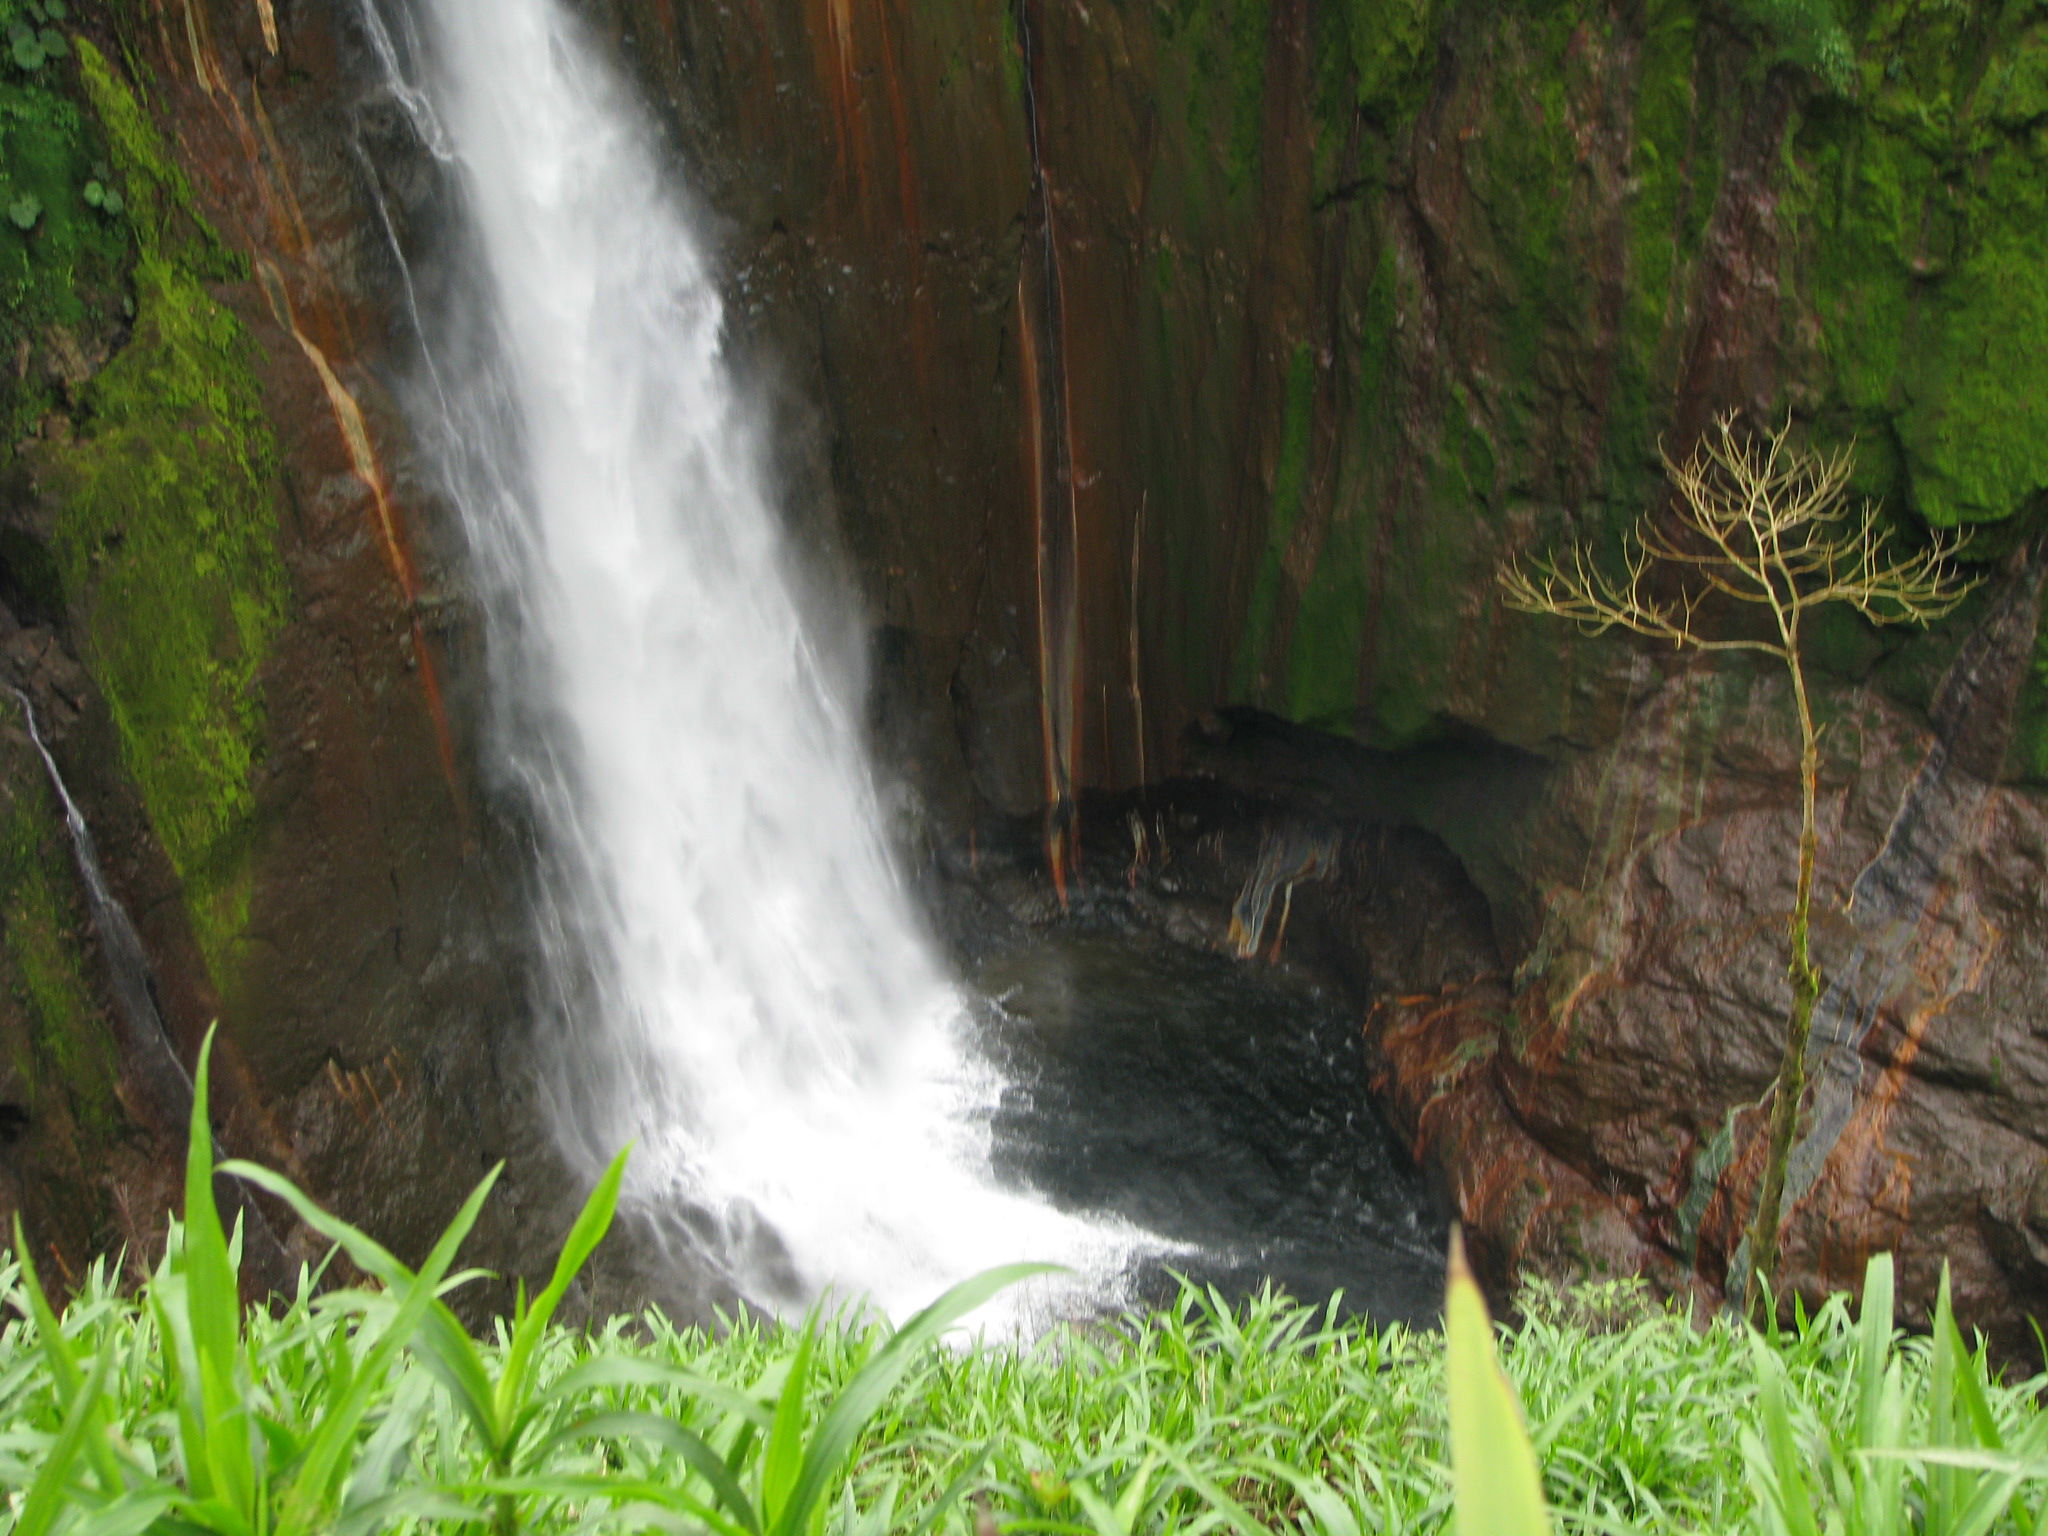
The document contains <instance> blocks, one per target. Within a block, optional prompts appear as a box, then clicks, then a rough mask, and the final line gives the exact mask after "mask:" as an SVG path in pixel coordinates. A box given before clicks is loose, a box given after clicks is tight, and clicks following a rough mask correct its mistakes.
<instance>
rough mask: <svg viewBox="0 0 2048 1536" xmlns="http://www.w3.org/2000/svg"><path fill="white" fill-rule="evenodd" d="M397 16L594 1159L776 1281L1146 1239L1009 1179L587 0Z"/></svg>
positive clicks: (370, 18)
mask: <svg viewBox="0 0 2048 1536" xmlns="http://www.w3.org/2000/svg"><path fill="white" fill-rule="evenodd" d="M365 14H366V20H367V22H368V24H369V25H370V27H371V29H372V32H373V40H374V41H375V42H376V45H377V51H378V52H379V54H380V55H382V57H383V58H384V60H385V62H386V65H387V67H389V68H390V69H391V70H392V71H393V79H392V85H393V91H392V95H393V98H394V99H395V100H396V101H397V102H398V103H399V104H400V105H401V106H403V107H404V108H405V109H406V110H407V111H409V112H410V113H412V114H413V117H414V120H415V123H416V125H417V127H418V130H419V136H420V139H421V141H422V142H423V143H424V144H425V145H426V146H427V147H428V149H429V150H430V151H431V152H432V153H434V154H435V155H436V156H438V157H440V158H442V159H443V160H444V161H445V162H446V163H447V164H448V165H449V166H451V167H452V168H453V169H454V170H455V172H456V173H457V178H456V179H457V181H458V183H459V186H460V189H461V199H462V203H463V215H464V234H463V236H462V238H463V239H465V240H466V241H467V249H466V261H465V262H463V263H460V264H459V265H461V266H462V267H463V271H464V275H463V277H462V279H461V281H460V282H458V283H456V284H454V285H452V286H453V287H454V289H455V291H454V292H453V293H452V295H449V296H448V298H447V301H445V302H438V303H436V302H427V303H425V304H424V305H422V304H421V303H420V301H419V300H417V299H416V297H415V296H414V290H413V288H412V286H411V285H412V281H413V279H412V275H411V274H408V276H407V284H408V287H407V301H408V304H409V305H410V306H411V307H412V308H413V309H414V310H415V312H416V313H422V318H421V321H420V323H421V326H422V342H423V345H424V348H425V353H426V357H427V362H426V364H425V366H424V367H423V368H422V369H421V378H420V380H419V381H418V387H417V389H416V390H415V391H414V394H415V401H414V415H415V420H416V426H417V428H418V430H419V433H420V436H421V438H422V440H423V442H425V443H426V444H427V445H428V448H429V452H430V453H431V454H432V456H433V457H434V458H435V460H436V464H437V468H438V471H439V473H440V475H441V476H442V478H443V480H444V481H445V484H446V487H447V489H448V491H449V493H450V496H451V498H452V499H453V500H454V501H455V502H456V503H457V504H458V505H459V506H460V508H461V510H462V513H463V516H464V518H465V520H466V524H467V532H468V535H469V540H470V544H471V547H472V549H473V551H474V553H475V556H476V562H477V574H478V579H479V581H480V583H481V585H482V588H483V590H484V592H485V594H486V608H487V618H488V625H489V637H490V643H491V647H492V655H493V668H494V675H495V678H496V686H497V689H498V700H499V704H500V707H501V708H500V713H501V717H502V719H503V721H504V729H503V730H502V732H501V737H502V742H503V752H502V755H503V759H504V762H505V764H506V766H507V767H509V769H510V770H511V774H512V777H513V779H514V781H515V782H516V784H517V785H518V787H519V789H520V791H521V792H522V793H523V795H524V796H525V798H526V800H527V803H528V804H529V805H530V806H531V807H532V809H533V812H534V816H535V821H536V824H537V826H538V828H539V833H540V837H541V840H542V843H543V848H542V859H543V864H544V882H543V883H544V886H545V890H544V893H543V895H542V898H541V901H540V903H539V905H540V909H541V925H542V929H543V934H544V942H545V946H546V958H547V961H548V965H549V969H550V972H551V974H552V976H553V977H554V979H555V981H556V983H557V986H556V991H555V995H554V997H553V998H552V1000H551V1001H550V1002H549V1004H548V1006H547V1008H546V1009H545V1011H546V1012H548V1013H550V1014H551V1015H553V1018H552V1026H553V1027H552V1028H551V1029H550V1030H548V1031H545V1032H544V1035H545V1038H544V1041H543V1045H542V1059H541V1062H540V1076H541V1079H542V1081H543V1083H544V1085H545V1091H546V1093H547V1096H548V1098H549V1100H550V1109H551V1113H552V1114H553V1116H554V1119H555V1122H556V1127H557V1129H558V1131H559V1132H560V1135H561V1139H562V1142H563V1145H564V1146H565V1147H566V1148H568V1149H569V1150H570V1151H571V1153H572V1154H573V1155H575V1156H576V1157H577V1158H578V1159H579V1160H581V1161H582V1163H583V1165H584V1166H586V1167H588V1166H591V1165H593V1164H594V1163H595V1162H596V1161H597V1160H598V1159H600V1158H602V1157H605V1156H608V1155H609V1154H610V1153H611V1152H612V1151H613V1150H615V1149H616V1148H617V1147H618V1146H620V1145H622V1144H624V1143H625V1142H627V1141H632V1142H634V1143H636V1148H637V1150H636V1151H635V1154H634V1158H633V1163H632V1171H631V1175H630V1181H629V1190H630V1192H631V1198H632V1200H633V1201H634V1203H635V1205H636V1206H637V1207H638V1208H639V1209H640V1210H642V1211H643V1212H648V1213H653V1214H655V1215H657V1216H660V1215H662V1214H663V1213H666V1215H667V1216H668V1217H669V1218H670V1219H672V1222H673V1225H674V1228H675V1230H676V1231H677V1232H678V1233H679V1234H688V1235H689V1238H690V1240H691V1242H692V1243H693V1245H694V1247H695V1249H696V1250H697V1252H698V1253H699V1254H700V1256H708V1257H709V1258H710V1259H711V1260H712V1261H713V1262H714V1263H716V1264H718V1265H720V1266H722V1267H723V1268H724V1269H725V1270H726V1272H727V1273H728V1274H729V1276H730V1278H731V1279H732V1280H733V1282H734V1283H735V1284H737V1285H738V1286H739V1287H740V1288H741V1290H742V1291H743V1292H745V1293H746V1294H749V1295H751V1296H753V1297H755V1298H756V1299H761V1300H766V1301H769V1302H770V1303H772V1304H789V1303H792V1302H799V1301H802V1300H804V1299H807V1298H809V1297H811V1296H814V1295H816V1294H818V1293H819V1292H821V1291H823V1290H826V1289H839V1290H843V1291H859V1292H865V1293H867V1294H869V1295H871V1296H872V1297H873V1298H874V1299H875V1300H876V1301H877V1302H879V1303H880V1304H881V1305H883V1306H884V1307H887V1308H890V1309H892V1310H894V1309H898V1308H900V1307H902V1306H904V1305H906V1304H908V1303H910V1302H914V1301H922V1300H924V1299H928V1297H929V1296H930V1295H931V1294H932V1292H933V1290H934V1289H935V1288H936V1286H937V1285H938V1284H940V1283H943V1282H945V1281H948V1280H951V1279H955V1278H959V1277H960V1276H961V1275H964V1274H965V1273H968V1272H971V1271H973V1270H975V1269H978V1268H981V1267H985V1266H987V1265H990V1264H994V1263H998V1262H1002V1261H1006V1260H1012V1259H1021V1258H1034V1259H1045V1258H1051V1259H1060V1260H1064V1261H1067V1262H1069V1263H1078V1264H1081V1265H1082V1266H1084V1267H1092V1268H1094V1269H1096V1270H1097V1271H1098V1272H1106V1271H1108V1270H1111V1269H1113V1268H1115V1267H1116V1266H1117V1264H1118V1262H1119V1259H1118V1255H1119V1253H1120V1251H1121V1250H1120V1244H1121V1242H1122V1239H1121V1238H1119V1237H1118V1236H1116V1235H1115V1234H1113V1233H1110V1232H1108V1231H1106V1230H1103V1229H1099V1228H1090V1227H1086V1226H1084V1225H1083V1224H1081V1223H1078V1222H1072V1221H1069V1220H1068V1219H1066V1218H1064V1217H1059V1216H1056V1215H1055V1214H1054V1213H1052V1212H1051V1211H1049V1210H1047V1209H1046V1208H1044V1207H1043V1206H1041V1205H1039V1204H1037V1203H1036V1202H1033V1201H1031V1200H1029V1199H1027V1198H1024V1197H1022V1196H1013V1195H1009V1194H1005V1193H1002V1192H1000V1191H998V1190H996V1189H995V1188H993V1187H992V1186H991V1185H990V1184H989V1183H988V1182H987V1181H986V1178H985V1175H984V1174H983V1173H982V1172H981V1169H982V1167H983V1165H985V1163H986V1130H985V1128H984V1127H985V1115H983V1114H982V1113H980V1111H981V1110H983V1109H985V1107H986V1105H987V1103H988V1101H989V1098H990V1096H991V1095H992V1093H993V1092H994V1090H995V1087H996V1086H997V1085H995V1084H993V1083H991V1082H989V1081H986V1080H985V1079H984V1078H983V1076H982V1075H981V1072H980V1069H979V1068H978V1067H977V1066H976V1065H975V1064H974V1058H973V1054H972V1052H971V1051H970V1050H968V1049H966V1048H965V1047H964V1045H963V1044H962V1042H961V1040H960V1039H959V1035H960V1032H961V1031H962V1030H963V1029H964V1027H965V1026H964V1016H963V1010H962V1008H961V1006H960V1003H959V1001H958V999H957V997H956V995H955V993H954V990H953V988H952V985H951V984H950V982H949V981H948V979H947V978H946V976H945V975H944V974H943V973H942V970H941V968H940V967H939V966H938V964H937V963H936V962H935V960H934V959H933V957H932V955H931V954H930V952H929V950H928V947H927V945H926V943H925V941H924V939H923V937H922V935H921V930H920V925H919V922H918V920H917V917H916V914H915V912H914V910H913V908H912V905H911V902H910V901H909V899H908V897H907V894H906V892H905V890H904V888H903V885H902V883H901V881H900V879H899V877H898V874H897V871H896V870H895V869H894V867H893V866H892V862H891V858H890V854H889V850H888V849H887V847H886V846H885V843H884V839H883V837H882V835H881V833H880V830H879V825H880V823H879V818H878V810H877V803H876V796H875V792H874V789H873V786H872V783H871V779H870V775H869V771H868V768H867V765H866V763H865V762H864V760H863V755H862V744H861V741H860V732H859V729H858V725H857V722H856V720H855V718H854V716H853V713H852V708H851V706H852V701H855V700H857V699H858V697H859V692H858V685H859V679H858V678H857V677H855V676H852V675H851V674H850V670H849V669H848V668H846V667H844V666H843V665H841V664H840V663H839V662H838V661H837V660H836V659H835V658H834V656H833V655H832V654H831V649H832V648H831V647H830V646H828V645H826V644H825V643H824V640H823V638H822V637H824V636H826V635H827V634H829V633H830V627H829V626H827V627H823V628H821V627H819V626H818V625H817V624H816V623H815V620H814V619H812V620H809V621H807V614H806V612H805V611H803V608H804V605H803V604H802V603H800V601H799V587H798V583H797V582H796V580H795V579H794V574H793V572H792V569H791V566H790V560H789V552H788V551H787V550H786V549H785V548H784V547H783V541H782V537H781V524H780V519H779V518H778V515H777V511H776V508H775V506H774V505H773V503H772V500H771V497H770V495H769V492H768V489H767V487H766V485H765V481H764V474H763V470H762V467H761V457H762V455H761V453H760V451H759V444H758V441H757V435H756V434H757V430H758V429H759V426H760V423H759V422H758V420H757V417H756V414H755V413H754V411H753V410H752V409H751V408H750V406H749V404H748V402H747V400H746V399H745V398H744V397H743V396H742V394H741V393H740V392H739V391H738V390H737V389H736V386H735V382H734V377H733V371H732V368H731V365H730V361H729V359H728V358H727V356H726V353H725V332H724V319H723V314H722V310H721V304H720V297H719V292H718V288H717V285H716V277H715V273H714V272H713V271H712V269H711V267H710V265H709V263H708V260H707V256H706V253H705V250H704V246H703V244H702V242H701V241H700V240H699V238H698V236H697V233H696V230H695V221H694V220H693V218H692V215H691V212H690V210H689V208H688V206H687V204H686V202H685V199H684V197H683V195H682V194H681V192H680V191H679V190H678V189H677V188H676V186H675V185H674V177H673V176H672V174H671V172H670V168H669V167H668V166H667V165H666V164H665V163H664V161H663V157H662V156H661V155H660V154H659V153H658V152H657V150H656V148H655V145H654V143H653V139H652V135H651V132H650V129H649V126H648V124H647V122H646V121H645V120H644V118H643V117H642V115H641V113H640V111H639V109H638V108H637V106H636V104H635V103H634V102H633V101H632V99H631V97H630V94H629V92H628V91H627V90H626V88H625V86H624V83H623V82H622V81H621V80H619V79H618V78H616V77H615V75H614V74H613V73H612V71H611V70H610V69H609V68H608V67H607V65H606V64H605V63H604V62H603V61H602V60H601V59H600V58H599V57H598V55H597V53H596V52H595V51H594V49H593V48H592V47H591V46H590V44H589V40H588V39H587V38H586V37H585V36H584V33H583V29H582V27H581V25H580V24H579V23H578V22H577V20H576V19H575V18H574V17H573V16H571V15H570V14H568V13H567V12H566V11H565V9H564V8H563V7H562V5H561V4H560V3H559V0H416V4H415V9H414V11H413V12H412V13H410V14H409V15H402V16H397V17H394V18H393V25H394V26H395V27H397V28H398V29H399V30H398V31H397V32H396V34H395V40H394V33H393V32H391V31H387V30H386V28H385V25H384V23H383V21H382V19H381V18H380V16H379V15H378V13H377V12H376V11H375V9H374V7H373V6H371V5H368V4H366V7H365Z"/></svg>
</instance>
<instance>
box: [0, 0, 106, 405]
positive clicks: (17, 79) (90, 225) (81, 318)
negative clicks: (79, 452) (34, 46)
mask: <svg viewBox="0 0 2048 1536" xmlns="http://www.w3.org/2000/svg"><path fill="white" fill-rule="evenodd" d="M34 24H35V18H33V17H31V16H29V15H28V14H27V13H26V11H25V10H24V7H23V4H22V0H0V33H4V32H5V31H6V29H7V28H9V27H11V26H17V25H34ZM43 30H44V32H45V35H46V36H54V34H53V33H50V32H49V29H48V28H44V29H43ZM62 47H63V51H62V52H61V53H59V54H55V55H50V56H43V57H41V61H40V62H39V63H37V64H36V65H35V66H34V67H32V68H30V67H25V66H24V65H23V64H22V63H21V62H20V60H18V59H17V58H16V57H15V56H14V55H13V53H12V51H11V50H6V49H0V356H4V357H5V358H7V359H9V360H10V366H9V367H7V368H6V369H5V370H4V371H0V373H4V382H0V445H4V444H12V443H14V442H15V441H17V440H18V439H19V438H20V437H21V436H22V434H23V433H24V432H26V431H27V430H28V428H29V427H30V426H31V425H33V423H34V422H35V421H36V420H37V419H38V418H39V417H41V416H42V415H43V414H45V413H46V412H47V411H49V410H50V409H51V408H52V406H54V405H55V404H57V403H58V398H59V397H58V391H59V385H58V384H57V382H56V381H55V380H54V379H53V378H52V377H50V376H49V374H48V373H46V371H45V370H42V369H34V370H29V371H25V372H24V371H21V370H17V369H16V368H15V367H13V366H12V365H11V360H12V359H14V358H16V357H17V356H21V355H24V354H25V353H33V352H56V351H64V350H70V348H68V347H67V345H66V341H65V337H66V336H67V335H68V336H70V337H72V338H76V337H80V336H85V335H89V334H93V333H98V332H104V331H106V330H107V329H109V328H112V327H113V326H115V325H117V324H118V322H119V320H120V317H121V304H122V298H123V277H124V275H125V273H126V269H127V264H128V256H129V249H130V247H129V236H128V228H127V225H126V222H125V220H124V219H123V218H122V216H121V215H120V214H119V213H118V212H116V211H109V209H108V208H106V207H96V206H94V203H93V202H89V201H88V195H89V193H90V194H91V195H92V197H93V198H94V199H95V200H96V201H98V200H103V199H104V198H105V194H106V192H108V191H110V190H115V189H116V183H117V179H116V178H115V176H114V174H113V170H112V168H111V166H110V165H108V164H107V163H106V149H105V146H104V144H103V143H102V141H101V139H100V136H99V134H98V133H97V131H96V130H95V127H94V124H93V122H92V120H91V117H90V115H89V114H88V113H87V112H86V111H85V110H84V109H83V105H82V102H81V100H80V96H79V91H80V81H79V66H78V62H77V61H76V60H75V59H74V58H73V56H72V51H71V49H70V46H69V45H68V44H64V45H62ZM29 56H30V57H36V56H37V55H35V54H31V55H29ZM111 201H112V204H113V206H115V207H118V204H119V201H120V199H119V197H118V196H117V197H116V198H115V199H113V200H111ZM22 223H26V224H27V227H26V228H23V227H21V226H22Z"/></svg>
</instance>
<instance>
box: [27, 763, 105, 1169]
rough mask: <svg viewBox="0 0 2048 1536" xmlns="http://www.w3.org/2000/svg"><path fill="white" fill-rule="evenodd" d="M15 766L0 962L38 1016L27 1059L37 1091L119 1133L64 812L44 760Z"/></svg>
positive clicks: (90, 1124)
mask: <svg viewBox="0 0 2048 1536" xmlns="http://www.w3.org/2000/svg"><path fill="white" fill-rule="evenodd" d="M16 766H17V768H18V770H19V771H18V772H16V773H15V774H14V775H12V777H11V780H10V782H9V783H8V784H7V785H6V786H5V787H4V789H0V947H4V949H5V957H4V967H0V969H4V971H5V973H6V974H7V977H8V979H9V980H11V982H12V984H13V988H14V990H15V992H16V994H17V997H18V1000H19V1001H20V1002H21V1003H22V1004H23V1005H24V1007H25V1008H26V1010H27V1014H28V1018H29V1021H30V1026H31V1032H32V1036H33V1040H32V1050H31V1053H30V1059H29V1061H28V1062H26V1063H24V1065H27V1066H28V1067H29V1069H30V1072H29V1081H30V1085H31V1092H33V1093H37V1094H40V1093H42V1092H46V1091H48V1090H49V1088H50V1086H51V1084H52V1083H53V1082H54V1083H55V1084H57V1085H61V1091H62V1092H63V1093H64V1095H65V1096H66V1098H67V1099H68V1100H69V1102H70V1104H71V1107H72V1110H73V1112H74V1114H76V1116H77V1118H78V1119H79V1121H80V1123H81V1124H82V1125H84V1126H85V1127H87V1128H88V1129H90V1130H93V1131H96V1132H102V1133H106V1132H111V1130H112V1129H113V1127H115V1126H116V1125H118V1123H119V1119H120V1110H119V1105H118V1101H117V1100H116V1098H115V1094H114V1081H115V1074H116V1070H117V1063H116V1061H115V1059H114V1048H113V1043H112V1041H111V1040H110V1039H109V1038H108V1035H107V1032H106V1030H105V1028H104V1027H103V1025H102V1021H101V1019H100V1016H99V1012H98V1009H97V1008H96V1007H95V1006H94V1004H93V1001H92V992H91V989H90V988H89V987H88V985H87V984H86V980H85V977H84V975H83V974H82V973H81V972H80V970H79V964H80V956H81V953H82V951H81V949H80V946H79V945H78V943H77V939H76V935H75V933H74V924H73V922H72V921H71V917H70V913H69V911H68V907H69V905H70V903H71V901H72V899H73V897H72V888H73V877H72V874H71V865H70V861H69V857H68V854H67V852H66V850H65V849H64V847H63V846H62V841H61V834H60V833H59V831H58V829H59V828H61V826H62V821H61V818H60V813H59V811H58V809H57V806H56V805H55V803H54V800H53V798H52V797H51V795H50V794H49V792H48V790H47V788H46V787H45V785H44V782H43V779H42V777H41V775H40V773H38V772H37V771H36V767H37V765H36V764H34V763H33V762H31V761H28V760H27V759H26V758H25V757H24V758H23V759H21V760H20V761H19V762H18V763H17V765H16ZM46 1074H47V1075H46Z"/></svg>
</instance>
